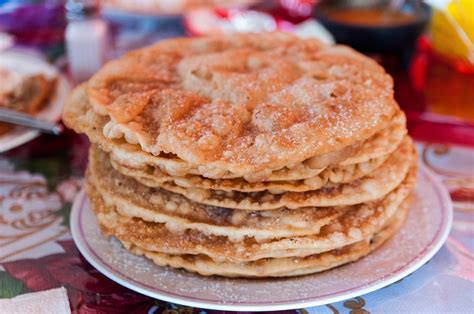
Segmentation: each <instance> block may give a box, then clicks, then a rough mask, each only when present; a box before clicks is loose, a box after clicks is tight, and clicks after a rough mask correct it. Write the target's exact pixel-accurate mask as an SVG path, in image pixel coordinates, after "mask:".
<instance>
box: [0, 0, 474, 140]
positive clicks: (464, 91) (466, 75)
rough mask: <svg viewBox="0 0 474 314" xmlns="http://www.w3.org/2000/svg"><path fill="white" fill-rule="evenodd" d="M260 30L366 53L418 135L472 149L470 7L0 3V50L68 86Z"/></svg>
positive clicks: (457, 2) (463, 2) (121, 0)
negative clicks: (162, 43)
mask: <svg viewBox="0 0 474 314" xmlns="http://www.w3.org/2000/svg"><path fill="white" fill-rule="evenodd" d="M263 31H285V32H292V33H295V34H297V35H298V36H302V37H316V38H319V39H320V40H323V41H325V42H327V43H332V42H336V43H343V44H346V45H349V46H351V47H353V48H354V49H356V50H358V51H360V52H362V53H364V54H367V55H368V56H370V57H372V58H374V59H375V60H376V61H377V62H379V63H380V64H381V65H382V66H384V67H385V69H386V70H387V71H388V72H389V73H390V74H391V75H392V76H393V78H394V81H395V97H396V99H397V101H398V102H399V103H400V105H401V107H402V108H403V109H404V110H405V111H406V112H407V115H408V118H409V129H410V131H411V132H412V134H413V135H414V136H415V138H417V139H418V140H429V141H436V142H445V141H449V142H451V143H458V144H466V145H474V128H473V124H474V44H473V42H474V1H472V0H431V1H428V0H427V1H416V0H411V1H410V0H386V1H384V0H327V1H324V0H267V1H265V0H137V1H127V0H102V1H99V0H83V1H79V0H74V1H60V0H46V1H34V0H11V1H6V0H0V51H4V52H5V51H11V50H14V51H19V50H21V51H29V52H32V53H35V54H38V55H41V57H43V58H45V59H47V60H48V61H49V62H51V63H52V64H54V65H55V66H56V67H57V68H58V69H59V70H60V71H61V72H62V73H64V74H65V75H66V76H67V77H68V78H69V79H70V80H71V81H72V82H73V83H78V82H80V81H83V80H85V79H87V78H88V77H89V76H90V75H92V73H94V71H96V70H97V69H98V68H99V67H100V66H101V64H103V63H104V62H106V60H108V59H113V58H116V57H118V56H120V55H122V54H123V53H125V52H127V51H129V50H132V49H136V48H139V47H143V46H146V45H150V44H152V43H155V42H157V41H159V40H162V39H164V38H170V37H177V36H203V35H208V34H225V33H234V32H263ZM0 58H1V54H0Z"/></svg>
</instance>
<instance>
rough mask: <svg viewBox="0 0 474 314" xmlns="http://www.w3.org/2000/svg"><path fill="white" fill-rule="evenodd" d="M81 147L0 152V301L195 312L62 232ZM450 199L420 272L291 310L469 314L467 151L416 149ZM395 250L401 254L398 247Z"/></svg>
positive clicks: (71, 139)
mask: <svg viewBox="0 0 474 314" xmlns="http://www.w3.org/2000/svg"><path fill="white" fill-rule="evenodd" d="M87 147H88V142H87V140H86V139H84V137H81V136H78V135H75V134H73V133H69V132H68V133H66V134H64V135H62V136H61V137H59V138H54V137H51V136H42V137H40V138H38V139H36V140H34V141H33V142H31V143H29V144H27V145H24V146H22V147H20V148H17V149H16V150H14V151H11V152H9V153H7V154H3V155H1V156H0V298H11V297H14V296H16V295H19V294H24V293H28V292H33V291H41V290H47V289H51V288H55V287H61V286H63V287H65V288H66V289H67V292H68V296H69V302H70V306H71V309H72V310H73V312H77V313H131V312H134V313H161V312H167V313H192V312H194V313H205V312H213V313H216V312H217V311H205V310H202V309H192V308H188V307H183V306H179V305H174V304H169V303H166V302H162V301H159V300H154V299H151V298H148V297H146V296H143V295H140V294H138V293H135V292H133V291H130V290H128V289H126V288H124V287H121V286H120V285H118V284H116V283H114V282H113V281H111V280H109V279H107V278H106V277H104V276H103V275H101V274H100V273H99V272H98V271H96V270H95V269H94V268H93V267H92V266H91V265H90V264H88V263H87V262H86V261H85V260H84V259H83V258H82V257H81V255H80V253H79V252H78V250H77V248H76V247H75V245H74V242H73V241H72V239H71V234H70V232H69V215H70V209H71V204H72V201H73V198H74V196H75V195H76V193H77V192H78V191H79V190H80V188H81V185H82V174H83V170H84V167H85V164H86V162H87V161H86V157H85V156H86V151H87ZM418 150H419V158H420V161H421V162H423V163H424V164H425V165H426V166H428V167H429V168H431V169H432V170H433V171H435V172H436V173H437V174H438V175H439V176H440V177H441V178H442V180H443V182H444V184H445V185H446V187H447V188H448V189H449V191H450V194H451V197H452V199H453V201H454V208H455V214H454V223H453V229H452V231H451V233H450V236H449V238H448V240H447V242H446V244H445V245H444V246H443V247H442V249H441V250H440V251H439V252H438V253H437V254H436V255H435V256H434V258H433V259H432V260H431V261H429V262H428V263H427V264H425V265H424V266H423V267H422V268H421V269H419V270H417V271H416V272H415V273H413V274H412V275H410V276H408V277H406V278H405V279H403V280H401V281H399V282H397V283H395V284H393V285H391V286H389V287H387V288H384V289H381V290H379V291H376V292H373V293H370V294H367V295H363V296H360V297H357V298H354V299H351V300H346V301H344V302H339V303H335V304H328V305H324V306H319V307H314V308H307V309H297V310H294V311H287V312H300V313H307V312H309V313H352V314H356V313H370V312H373V313H422V312H423V313H448V312H452V313H468V312H471V313H472V311H473V309H474V241H473V239H474V238H473V236H474V149H470V148H463V147H460V146H447V145H436V144H428V143H418ZM400 250H403V248H400Z"/></svg>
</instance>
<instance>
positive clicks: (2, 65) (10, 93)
mask: <svg viewBox="0 0 474 314" xmlns="http://www.w3.org/2000/svg"><path fill="white" fill-rule="evenodd" d="M41 70H42V69H41V67H38V68H37V69H35V68H32V67H29V66H25V64H23V63H22V62H21V60H20V59H18V60H17V59H14V58H12V54H3V53H0V82H1V84H0V108H5V109H9V110H13V111H18V112H23V113H27V114H30V115H34V114H36V113H38V112H39V111H40V110H41V109H43V107H44V106H45V105H46V104H47V103H48V101H49V100H50V99H51V97H52V95H53V94H54V90H55V87H56V75H55V73H53V72H44V71H43V72H42V71H41ZM13 127H14V125H12V124H7V123H0V135H3V134H5V133H6V132H8V131H10V130H11V129H13Z"/></svg>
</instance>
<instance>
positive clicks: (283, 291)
mask: <svg viewBox="0 0 474 314" xmlns="http://www.w3.org/2000/svg"><path fill="white" fill-rule="evenodd" d="M451 223H452V204H451V200H450V197H449V195H448V193H447V191H446V189H445V188H444V186H443V185H442V183H441V182H440V181H439V180H438V179H437V178H436V177H435V175H434V174H432V173H431V172H430V171H429V170H427V169H426V168H425V167H423V166H422V165H420V167H419V170H418V181H417V185H416V190H415V195H414V198H413V202H412V204H411V208H410V213H409V216H408V219H407V221H406V223H405V225H404V226H403V227H402V228H401V230H400V231H399V232H398V233H397V234H396V235H395V236H394V237H393V238H391V239H389V240H388V241H387V243H385V244H384V245H383V246H382V247H381V248H379V249H378V250H376V251H375V252H373V253H372V254H370V255H369V256H367V257H365V258H363V259H361V260H359V261H357V262H354V263H350V264H347V265H345V266H342V267H338V268H335V269H332V270H329V271H326V272H322V273H319V274H314V275H309V276H303V277H294V278H284V279H263V280H261V279H260V280H249V279H226V278H220V277H203V276H199V275H196V274H191V273H188V272H185V271H182V270H175V269H171V268H166V267H159V266H156V265H155V264H153V263H152V262H150V261H149V260H147V259H146V258H144V257H139V256H134V255H132V254H129V253H128V252H127V251H126V250H125V249H124V248H123V247H122V246H121V245H120V243H119V242H118V241H117V240H115V239H107V238H105V237H104V236H103V235H102V234H101V233H100V230H99V227H98V225H97V222H96V220H95V217H94V214H93V213H92V211H91V209H90V205H89V201H88V199H87V195H86V194H85V192H84V191H81V192H80V193H79V195H78V196H77V198H76V199H75V202H74V205H73V208H72V213H71V232H72V236H73V239H74V241H75V243H76V245H77V247H78V248H79V250H80V252H81V253H82V255H83V256H84V257H85V258H86V260H87V261H89V262H90V263H91V264H92V265H93V266H94V267H95V268H97V270H98V271H100V272H101V273H102V274H104V275H105V276H107V277H109V278H110V279H112V280H113V281H115V282H117V283H119V284H121V285H123V286H125V287H127V288H129V289H131V290H134V291H136V292H139V293H142V294H145V295H147V296H150V297H152V298H156V299H161V300H164V301H168V302H172V303H177V304H183V305H188V306H193V307H199V308H207V309H215V310H228V311H276V310H286V309H295V308H304V307H310V306H317V305H322V304H328V303H334V302H338V301H341V300H345V299H349V298H353V297H356V296H360V295H363V294H366V293H369V292H372V291H375V290H377V289H380V288H383V287H386V286H388V285H390V284H392V283H394V282H396V281H398V280H400V279H402V278H404V277H405V276H407V275H409V274H411V273H412V272H414V271H415V270H417V269H418V268H420V267H421V266H423V264H425V263H426V262H427V261H428V260H429V259H431V258H432V257H433V255H434V254H435V253H436V252H437V251H438V250H439V249H440V248H441V246H442V245H443V243H444V242H445V240H446V238H447V236H448V233H449V230H450V228H451Z"/></svg>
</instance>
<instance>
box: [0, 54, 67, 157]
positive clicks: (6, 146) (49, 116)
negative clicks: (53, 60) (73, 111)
mask: <svg viewBox="0 0 474 314" xmlns="http://www.w3.org/2000/svg"><path fill="white" fill-rule="evenodd" d="M2 64H5V65H7V66H9V67H14V68H16V69H18V70H19V71H21V72H23V73H28V74H34V73H43V74H44V75H45V76H47V77H54V76H56V77H57V80H58V81H57V84H56V90H55V93H54V96H53V97H52V99H51V100H50V101H49V103H48V104H46V105H45V106H44V108H43V109H42V110H41V111H39V112H38V113H37V114H36V115H35V117H36V118H38V119H42V120H45V121H49V122H57V121H59V120H60V119H61V112H62V108H63V104H64V100H65V99H66V96H67V95H68V93H69V91H70V85H69V83H68V81H67V80H66V79H65V78H64V77H63V76H61V75H60V74H58V73H57V70H56V68H55V67H54V66H52V65H50V64H49V63H47V62H46V61H44V60H42V59H41V58H40V57H39V56H36V55H34V54H30V53H27V52H23V51H14V50H12V51H7V52H2V53H1V54H0V66H2ZM38 135H39V132H38V131H34V130H29V129H26V128H23V127H19V126H18V127H15V128H14V129H12V130H11V131H9V132H8V133H5V134H3V135H0V153H3V152H5V151H7V150H10V149H12V148H15V147H17V146H20V145H22V144H24V143H26V142H29V141H31V140H32V139H34V138H36V137H37V136H38Z"/></svg>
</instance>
